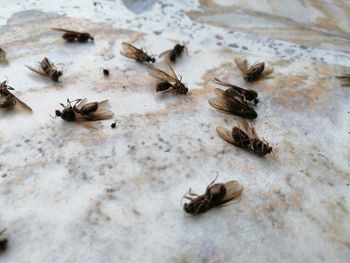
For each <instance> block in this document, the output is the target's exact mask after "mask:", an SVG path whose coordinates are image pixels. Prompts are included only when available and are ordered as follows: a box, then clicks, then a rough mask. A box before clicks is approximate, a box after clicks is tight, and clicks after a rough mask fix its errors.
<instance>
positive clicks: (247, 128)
mask: <svg viewBox="0 0 350 263" xmlns="http://www.w3.org/2000/svg"><path fill="white" fill-rule="evenodd" d="M238 128H240V129H241V130H242V131H244V132H245V133H246V134H247V135H248V136H249V138H250V139H251V140H253V139H258V140H260V138H259V136H258V134H257V133H256V131H255V129H254V127H253V125H252V124H250V123H249V122H248V121H247V120H245V119H241V120H239V122H238Z"/></svg>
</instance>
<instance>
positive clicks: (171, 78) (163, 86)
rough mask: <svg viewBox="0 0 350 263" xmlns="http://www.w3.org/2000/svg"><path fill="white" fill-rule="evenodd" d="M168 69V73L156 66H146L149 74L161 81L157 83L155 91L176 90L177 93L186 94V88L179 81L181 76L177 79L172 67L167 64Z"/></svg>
mask: <svg viewBox="0 0 350 263" xmlns="http://www.w3.org/2000/svg"><path fill="white" fill-rule="evenodd" d="M168 66H169V69H170V74H171V75H170V74H168V73H166V72H165V71H163V70H161V69H159V68H156V67H154V66H149V67H148V72H149V74H150V75H151V76H152V77H154V78H156V79H159V80H160V81H161V82H160V83H158V85H157V89H156V91H157V92H158V91H161V92H168V91H176V92H177V93H179V94H184V95H185V94H187V92H188V88H187V87H186V86H185V85H184V84H183V83H182V82H181V78H180V79H179V78H178V77H177V75H176V73H175V71H174V70H173V68H172V67H171V66H170V64H169V65H168Z"/></svg>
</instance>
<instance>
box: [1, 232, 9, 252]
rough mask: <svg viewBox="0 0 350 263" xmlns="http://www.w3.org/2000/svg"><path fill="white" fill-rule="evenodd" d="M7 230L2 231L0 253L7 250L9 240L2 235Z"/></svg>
mask: <svg viewBox="0 0 350 263" xmlns="http://www.w3.org/2000/svg"><path fill="white" fill-rule="evenodd" d="M5 231H6V229H3V230H1V231H0V253H3V252H5V251H6V249H7V243H8V239H7V238H6V237H3V236H2V235H3V234H4V233H5Z"/></svg>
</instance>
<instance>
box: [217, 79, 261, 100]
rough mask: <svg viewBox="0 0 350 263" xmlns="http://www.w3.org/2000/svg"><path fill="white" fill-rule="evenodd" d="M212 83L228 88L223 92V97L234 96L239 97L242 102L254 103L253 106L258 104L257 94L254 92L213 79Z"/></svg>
mask: <svg viewBox="0 0 350 263" xmlns="http://www.w3.org/2000/svg"><path fill="white" fill-rule="evenodd" d="M214 83H216V84H219V85H222V86H226V87H229V88H228V89H227V90H225V95H227V96H229V97H235V96H236V95H239V96H241V98H242V100H243V101H249V102H254V105H256V104H258V102H259V100H258V93H257V92H256V91H255V90H251V89H248V90H247V89H243V88H240V87H238V86H235V85H232V84H230V83H228V82H224V81H222V80H219V79H217V78H215V79H214Z"/></svg>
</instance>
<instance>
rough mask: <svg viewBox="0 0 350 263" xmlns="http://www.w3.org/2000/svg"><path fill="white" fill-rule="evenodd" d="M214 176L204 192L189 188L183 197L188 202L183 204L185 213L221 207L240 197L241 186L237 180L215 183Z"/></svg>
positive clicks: (197, 213)
mask: <svg viewBox="0 0 350 263" xmlns="http://www.w3.org/2000/svg"><path fill="white" fill-rule="evenodd" d="M215 181H216V178H215V179H214V181H212V182H211V183H210V184H209V185H208V186H207V189H206V191H205V193H204V194H202V195H197V194H194V193H192V192H191V189H190V190H189V193H188V194H186V195H184V197H183V198H185V199H188V200H190V202H188V203H185V204H184V205H183V209H184V210H185V212H186V213H188V214H191V215H193V216H196V215H199V214H202V213H205V212H207V211H208V210H209V209H211V208H214V207H221V206H223V205H224V204H226V203H228V202H230V201H233V200H235V199H237V198H238V197H240V195H241V193H242V191H243V186H242V185H241V184H239V182H237V181H228V182H226V183H216V184H214V182H215Z"/></svg>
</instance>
